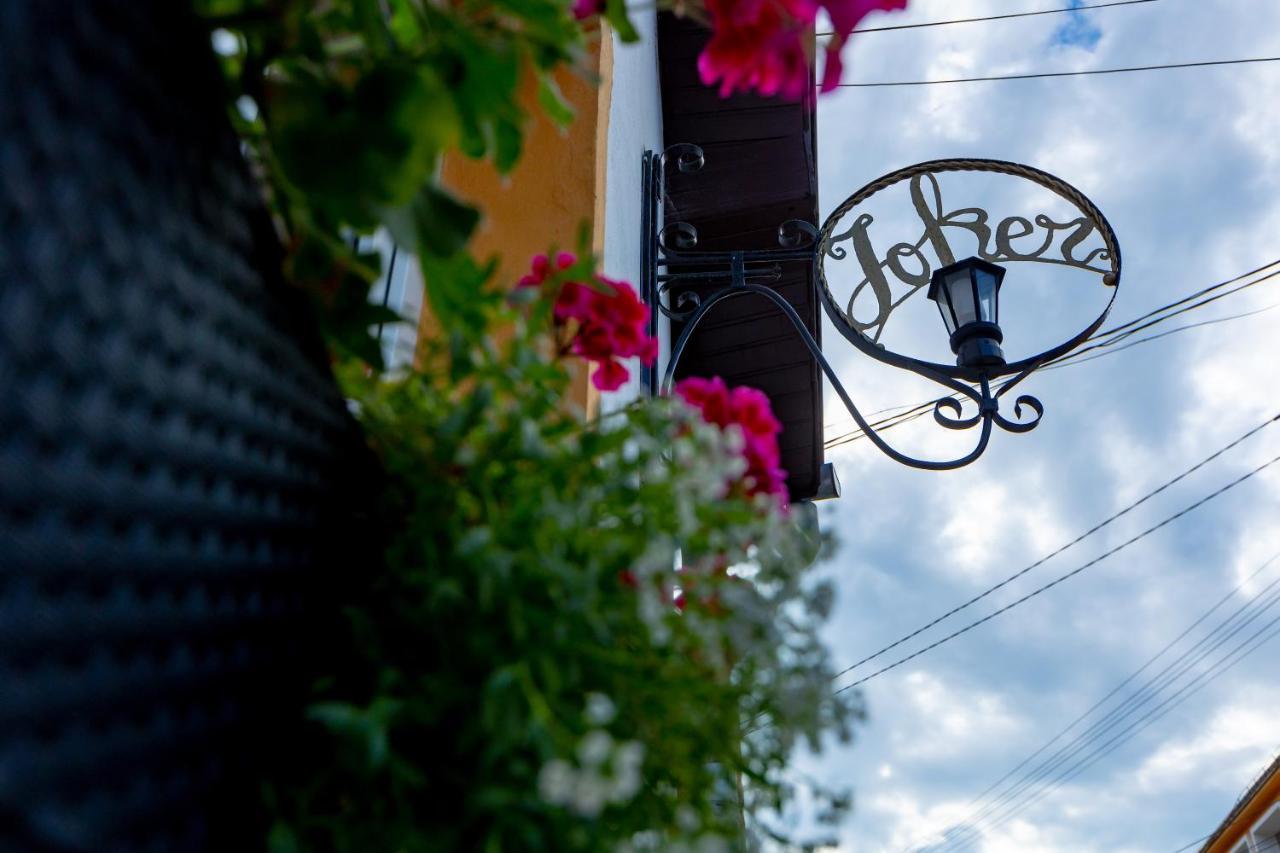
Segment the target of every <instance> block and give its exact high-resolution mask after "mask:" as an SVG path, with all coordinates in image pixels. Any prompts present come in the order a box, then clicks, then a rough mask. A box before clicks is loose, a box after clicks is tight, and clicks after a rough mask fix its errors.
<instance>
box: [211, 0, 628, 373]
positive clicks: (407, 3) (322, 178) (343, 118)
mask: <svg viewBox="0 0 1280 853" xmlns="http://www.w3.org/2000/svg"><path fill="white" fill-rule="evenodd" d="M196 7H197V9H198V10H199V11H200V12H201V13H202V14H203V15H204V17H205V19H206V20H207V21H208V23H209V25H210V28H211V29H212V30H215V31H218V30H220V31H222V32H221V33H220V34H221V35H231V36H234V42H233V43H234V44H235V45H237V48H236V49H235V50H231V51H224V52H223V55H222V57H221V58H222V67H223V71H224V73H225V76H226V78H227V81H228V85H229V87H230V94H231V96H232V101H233V102H234V103H235V104H236V105H238V107H239V108H238V109H233V111H232V117H233V120H234V121H235V123H236V127H237V130H238V131H239V132H240V134H241V136H242V138H243V139H244V141H245V143H246V145H247V146H248V148H249V150H250V153H251V155H252V156H253V158H254V160H255V161H256V162H257V164H258V166H259V168H260V169H261V172H262V174H263V175H264V177H265V178H266V184H267V188H268V190H269V200H270V202H271V205H272V208H273V212H274V214H275V219H276V222H277V225H278V227H279V228H280V230H281V232H282V236H283V238H284V243H285V247H286V250H287V252H288V253H289V255H290V257H289V259H288V262H287V264H286V272H287V273H288V274H289V275H290V277H291V280H292V281H293V283H294V284H296V285H298V286H299V287H302V288H303V289H305V290H306V291H307V292H308V293H310V294H311V295H312V296H313V297H314V299H315V303H316V305H317V307H318V309H319V310H320V312H321V313H322V314H324V315H325V319H324V322H325V324H326V327H327V328H329V329H330V330H331V331H332V333H333V337H334V338H335V339H336V340H337V341H338V342H339V347H340V349H341V350H342V351H343V352H345V353H347V354H350V355H354V356H356V357H359V358H362V359H365V360H366V361H367V362H368V363H369V364H371V365H373V366H375V367H380V361H379V360H380V355H379V350H378V348H377V346H376V345H374V343H373V341H372V340H371V339H370V340H367V341H360V340H358V339H359V338H361V337H363V338H369V337H370V336H369V328H370V326H369V323H368V322H367V321H368V320H369V317H368V316H366V315H360V316H355V315H353V314H352V313H351V312H350V311H349V310H347V309H349V308H350V307H351V306H352V305H354V303H355V302H356V301H357V299H358V298H359V295H360V294H362V293H366V292H367V291H368V288H369V285H370V284H371V283H372V282H373V279H374V277H375V276H376V275H377V265H376V264H372V265H370V264H369V263H367V262H366V261H362V259H358V258H357V257H356V256H355V250H354V249H353V248H352V247H353V246H354V245H356V238H357V237H358V236H360V235H367V234H371V233H372V232H373V231H374V230H375V229H376V228H378V227H379V226H382V227H385V228H387V229H388V231H390V233H391V234H392V235H393V236H394V237H395V239H396V240H397V242H398V243H399V244H400V245H401V246H403V247H406V248H411V249H413V250H414V251H415V253H416V254H418V255H419V256H420V257H422V258H424V259H432V260H435V261H440V262H444V263H446V264H447V265H450V266H452V265H455V264H457V263H460V262H459V261H458V256H459V255H460V254H461V253H462V252H463V251H464V249H465V246H466V244H467V241H468V239H469V238H470V236H471V234H472V232H473V231H474V229H475V227H476V224H477V223H478V221H479V213H478V211H476V210H475V209H474V208H472V207H471V206H469V205H468V204H466V203H465V201H462V200H459V199H457V198H454V197H453V196H452V195H450V194H449V193H448V192H447V191H446V190H445V189H444V188H443V187H441V186H440V182H439V167H440V158H441V155H442V154H444V153H445V152H447V151H450V150H455V149H456V150H460V151H462V152H463V153H464V154H466V155H468V156H470V157H474V158H487V159H489V160H490V161H491V162H492V163H493V165H494V167H495V168H496V169H497V170H498V171H500V172H507V171H509V170H510V169H511V168H512V167H514V166H515V164H516V162H517V161H518V160H519V157H520V150H521V142H522V137H523V133H524V126H525V122H526V119H527V116H526V114H525V111H524V110H523V109H522V108H521V107H520V105H519V100H518V97H517V96H518V93H519V91H520V86H521V78H522V76H523V75H525V74H532V75H535V76H536V78H537V80H538V84H539V85H538V92H539V104H540V105H541V106H542V108H543V109H545V110H546V111H547V114H548V115H549V116H550V117H551V118H552V119H553V120H556V121H559V122H568V121H569V120H571V119H572V110H570V109H569V108H568V106H567V105H566V104H565V103H564V101H563V99H562V98H561V97H560V96H559V93H558V89H557V88H556V85H555V82H554V80H553V79H552V77H551V76H550V75H551V72H552V71H553V70H555V69H556V68H559V67H562V66H566V65H572V64H573V63H575V62H576V61H578V60H579V59H580V58H581V52H582V48H583V42H584V35H583V32H582V29H581V27H580V26H579V25H578V24H577V22H576V21H574V20H573V17H572V15H571V14H570V11H569V6H568V4H567V3H565V2H563V1H562V0H504V2H480V0H460V2H452V3H448V4H438V3H433V2H428V0H325V2H316V0H196ZM623 17H625V15H624V16H623ZM225 41H226V39H224V42H225ZM249 104H251V105H252V108H251V109H249V110H248V112H247V114H246V111H245V107H246V105H249ZM300 252H305V253H307V255H308V257H307V259H306V260H305V262H302V263H298V262H296V261H295V259H294V257H293V256H294V255H295V254H296V253H300ZM473 283H474V282H473V281H471V280H469V279H467V278H465V277H463V278H455V277H451V276H443V275H437V276H433V277H430V278H428V280H427V296H428V298H429V299H430V301H431V304H432V307H433V308H436V309H437V310H438V311H439V313H440V314H442V315H446V316H447V317H448V319H449V320H450V321H451V322H462V323H465V324H466V325H462V326H458V327H456V328H457V330H458V331H459V332H460V333H463V334H467V335H471V336H473V337H474V336H477V335H480V334H482V333H483V329H482V328H481V327H480V326H478V325H476V322H477V319H476V313H475V312H469V311H465V310H461V306H462V305H463V304H464V303H465V302H466V300H467V299H469V298H474V297H475V296H476V294H475V293H474V292H471V291H469V290H468V288H470V287H471V286H472V285H473ZM347 291H350V293H347ZM442 319H443V318H442Z"/></svg>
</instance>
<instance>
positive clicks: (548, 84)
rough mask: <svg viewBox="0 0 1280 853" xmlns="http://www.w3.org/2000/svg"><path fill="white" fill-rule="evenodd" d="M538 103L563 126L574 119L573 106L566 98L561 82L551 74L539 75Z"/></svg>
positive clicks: (553, 119)
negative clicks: (557, 81) (558, 82)
mask: <svg viewBox="0 0 1280 853" xmlns="http://www.w3.org/2000/svg"><path fill="white" fill-rule="evenodd" d="M538 104H539V105H541V107H542V109H543V110H544V111H546V113H547V115H548V116H549V117H550V118H551V120H552V121H554V122H555V123H556V124H558V125H560V126H561V127H565V126H567V125H568V124H569V123H570V122H572V121H573V116H574V112H573V107H572V106H571V105H570V104H569V103H568V102H567V101H566V100H565V99H564V93H563V92H561V91H560V86H559V84H557V83H556V81H555V78H554V77H552V76H551V75H550V74H546V73H543V74H539V75H538Z"/></svg>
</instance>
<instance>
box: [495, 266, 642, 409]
mask: <svg viewBox="0 0 1280 853" xmlns="http://www.w3.org/2000/svg"><path fill="white" fill-rule="evenodd" d="M575 263H577V258H576V257H574V256H573V255H571V254H569V253H568V252H561V253H560V254H559V255H557V256H556V260H555V270H554V272H557V273H558V272H563V271H564V270H566V269H568V268H569V267H571V266H573V265H574V264H575ZM552 275H553V270H552V263H551V261H550V260H548V258H547V256H546V255H537V256H535V257H534V258H533V261H532V264H531V269H530V272H529V274H528V275H526V276H524V277H523V278H521V279H520V286H521V287H541V286H543V285H544V284H545V283H546V282H547V281H548V280H549V279H551V278H552ZM595 279H596V284H597V285H599V286H600V289H599V290H598V289H596V288H594V287H589V286H587V285H585V284H582V283H580V282H576V281H566V282H563V283H562V284H561V285H560V291H559V292H558V293H557V294H556V302H555V306H554V307H553V308H552V317H553V318H554V319H555V322H556V325H557V326H562V327H567V326H569V324H570V322H572V323H573V324H574V327H573V332H574V334H573V338H572V339H571V340H570V341H569V344H568V348H569V352H572V353H573V354H574V355H576V356H579V357H581V358H585V359H587V360H588V361H592V362H594V363H595V364H596V369H595V372H593V373H592V374H591V383H592V384H593V385H595V386H596V387H597V388H599V389H600V390H601V391H616V390H618V388H620V387H622V384H623V383H624V382H626V381H627V379H628V378H630V376H631V374H630V373H629V372H628V371H627V368H626V367H625V366H624V365H623V364H622V362H621V361H620V359H624V358H633V357H635V358H639V359H640V361H641V362H642V363H643V364H653V362H654V360H655V359H657V357H658V341H657V339H656V338H652V337H650V336H649V333H648V331H647V329H648V324H649V306H647V305H645V304H644V303H643V302H642V301H640V297H639V296H637V295H636V292H635V289H634V288H632V287H631V285H629V284H627V283H626V282H625V281H615V280H614V279H610V278H605V277H604V276H602V275H597V276H596V277H595Z"/></svg>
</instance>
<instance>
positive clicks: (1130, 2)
mask: <svg viewBox="0 0 1280 853" xmlns="http://www.w3.org/2000/svg"><path fill="white" fill-rule="evenodd" d="M1154 2H1156V0H1112V2H1110V3H1094V4H1092V5H1090V6H1064V7H1062V8H1060V9H1042V10H1040V11H1038V12H1007V13H1005V14H1003V15H986V16H984V17H981V18H953V19H951V20H948V21H927V22H925V23H921V24H892V25H889V26H884V27H861V28H859V29H856V30H854V31H853V33H852V34H853V35H860V34H862V33H884V32H889V31H891V30H918V29H923V28H925V27H945V26H949V25H951V24H976V23H980V22H982V21H1003V20H1007V19H1009V18H1033V17H1036V16H1037V15H1057V14H1061V13H1063V12H1087V11H1089V10H1090V9H1107V8H1110V7H1112V6H1137V5H1138V4H1140V3H1154ZM833 35H835V33H818V37H819V38H822V37H825V36H833Z"/></svg>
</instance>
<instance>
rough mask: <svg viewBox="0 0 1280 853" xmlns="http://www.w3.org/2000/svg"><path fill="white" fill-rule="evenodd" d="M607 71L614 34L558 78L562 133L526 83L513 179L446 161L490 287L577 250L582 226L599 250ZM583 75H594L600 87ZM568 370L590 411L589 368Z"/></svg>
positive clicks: (479, 165)
mask: <svg viewBox="0 0 1280 853" xmlns="http://www.w3.org/2000/svg"><path fill="white" fill-rule="evenodd" d="M611 71H612V37H611V36H609V35H608V34H607V33H605V34H602V37H601V40H600V42H599V46H598V47H596V48H593V49H592V50H591V52H590V53H589V55H588V58H587V60H586V67H585V68H584V69H582V72H585V73H582V72H579V73H574V72H569V71H562V72H560V73H558V74H557V75H556V80H557V82H558V84H559V86H560V90H561V92H562V93H563V94H564V97H565V100H566V101H568V103H569V104H571V105H572V106H573V108H574V110H575V112H576V117H575V118H574V121H573V123H572V124H571V125H570V126H569V127H567V128H561V127H558V126H556V125H555V124H554V123H553V122H552V121H550V120H549V119H548V118H546V117H545V116H543V115H542V113H541V110H540V108H539V107H538V104H537V97H536V86H535V83H534V81H533V80H532V79H528V80H526V81H525V83H526V85H525V91H524V93H523V97H522V102H523V104H524V106H525V109H526V110H527V111H528V113H529V115H530V121H529V125H528V127H527V130H526V134H525V140H524V153H523V154H522V156H521V158H520V162H519V163H518V165H517V166H516V168H515V169H514V170H513V171H512V172H511V173H510V174H508V175H504V176H499V175H498V174H497V172H496V170H494V168H493V166H492V164H490V163H488V162H487V161H476V160H470V159H468V158H466V157H462V156H459V155H451V156H449V157H448V158H446V160H445V162H444V173H443V174H444V182H445V184H446V185H447V186H449V187H450V189H451V190H453V191H454V192H455V193H457V194H458V195H459V196H460V197H461V198H463V199H465V200H466V201H468V202H470V203H471V204H474V205H476V206H477V207H479V209H480V210H481V212H482V214H483V217H484V218H483V220H482V221H481V224H480V227H479V229H478V230H477V233H476V235H475V237H474V238H473V239H472V242H471V250H472V252H473V253H474V254H475V256H476V257H477V258H482V259H483V258H489V257H491V256H493V255H498V256H499V257H500V263H499V266H498V272H497V277H496V279H495V281H494V284H495V286H498V287H509V286H512V285H514V284H515V282H516V281H517V280H518V279H519V278H520V276H522V275H524V274H525V273H527V272H528V271H529V259H530V258H531V257H533V256H534V255H535V254H538V253H539V252H546V251H547V250H548V249H549V248H551V247H552V246H555V247H556V248H557V249H564V250H573V249H575V248H576V243H577V240H578V235H579V233H580V230H581V228H582V227H583V226H584V225H586V226H587V227H588V228H589V229H590V230H589V233H590V234H591V248H592V251H594V252H599V251H600V250H601V249H602V247H603V244H604V214H603V211H604V185H605V181H604V178H605V163H606V155H607V151H606V148H607V146H606V144H605V141H606V140H607V138H608V120H609V100H610V83H611ZM527 76H528V77H529V78H532V76H533V75H531V74H530V75H527ZM588 77H598V79H599V81H600V84H599V85H598V86H597V85H596V83H595V81H594V80H590V79H587V78H588ZM432 333H433V329H432V321H431V318H430V316H428V315H427V312H426V310H425V309H424V311H423V317H422V319H421V322H420V323H419V334H420V336H423V337H425V336H428V335H431V334H432ZM571 367H572V369H574V371H575V378H574V383H573V389H572V402H574V403H576V404H577V405H578V406H580V407H581V408H582V409H583V410H585V411H587V412H588V413H593V412H594V411H595V409H596V407H597V405H598V399H597V392H596V391H595V389H594V388H593V387H592V386H591V384H590V382H588V381H587V376H588V372H587V369H586V365H584V364H582V363H574V364H572V365H571Z"/></svg>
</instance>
